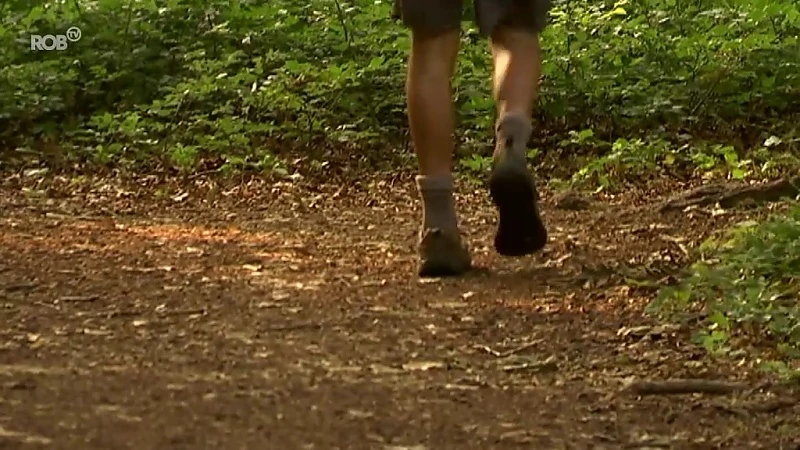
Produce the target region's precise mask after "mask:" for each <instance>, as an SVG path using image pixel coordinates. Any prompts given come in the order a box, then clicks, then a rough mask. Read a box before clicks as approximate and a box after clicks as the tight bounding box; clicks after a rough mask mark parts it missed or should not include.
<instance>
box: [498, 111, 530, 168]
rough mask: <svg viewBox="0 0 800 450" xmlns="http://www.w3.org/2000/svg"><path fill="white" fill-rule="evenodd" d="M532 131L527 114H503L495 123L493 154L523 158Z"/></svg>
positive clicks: (525, 154) (525, 155)
mask: <svg viewBox="0 0 800 450" xmlns="http://www.w3.org/2000/svg"><path fill="white" fill-rule="evenodd" d="M532 132H533V127H532V126H531V122H530V119H529V118H528V117H527V116H525V115H522V114H517V113H506V114H504V115H503V116H501V117H500V118H499V119H498V120H497V123H496V125H495V138H496V140H497V147H496V148H495V156H500V155H499V154H500V153H502V154H505V155H504V156H512V157H513V158H514V159H521V160H524V159H525V158H526V157H527V152H528V139H530V137H531V133H532Z"/></svg>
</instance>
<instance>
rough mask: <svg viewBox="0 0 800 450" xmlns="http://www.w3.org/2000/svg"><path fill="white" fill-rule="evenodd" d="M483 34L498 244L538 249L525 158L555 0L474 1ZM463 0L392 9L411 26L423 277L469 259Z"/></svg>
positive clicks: (539, 226)
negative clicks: (459, 78)
mask: <svg viewBox="0 0 800 450" xmlns="http://www.w3.org/2000/svg"><path fill="white" fill-rule="evenodd" d="M474 1H475V11H476V20H477V23H478V26H479V29H480V31H481V33H482V34H483V35H484V36H488V37H489V39H490V47H491V53H492V59H493V65H494V72H493V80H492V81H493V92H494V97H495V100H496V103H497V122H496V126H495V140H496V145H495V150H494V156H493V158H494V162H493V167H492V174H491V177H490V180H489V190H490V194H491V197H492V200H493V202H494V203H495V206H496V207H497V209H498V212H499V216H500V218H499V223H498V230H497V234H496V236H495V249H496V250H497V251H498V253H500V254H502V255H505V256H522V255H527V254H531V253H533V252H535V251H538V250H540V249H541V248H542V247H544V245H545V243H546V241H547V233H546V231H545V228H544V225H543V223H542V220H541V218H540V216H539V211H538V207H537V192H536V188H535V186H534V183H533V178H532V176H531V174H530V172H529V169H528V166H527V159H526V154H527V142H528V139H529V138H530V135H531V124H530V122H531V120H530V118H531V110H532V107H533V102H534V100H535V98H536V95H537V92H538V83H539V75H540V67H541V57H540V53H539V33H540V32H541V30H542V29H543V28H544V26H545V21H546V16H547V12H548V10H549V7H550V0H474ZM462 8H463V5H462V1H461V0H395V15H396V17H399V18H402V20H403V22H404V23H405V24H406V25H407V26H408V27H410V28H411V33H412V46H411V54H410V56H409V60H408V78H407V83H406V93H407V101H408V116H409V125H410V128H411V137H412V140H413V142H414V147H415V150H416V153H417V159H418V160H419V168H420V175H419V176H418V177H417V185H418V188H419V191H420V195H421V197H422V202H423V210H424V213H423V225H422V229H421V232H420V245H419V252H420V269H419V274H420V275H421V276H446V275H459V274H461V273H464V272H466V271H467V270H469V268H470V266H471V257H470V255H469V250H468V249H467V246H466V245H465V244H464V243H463V241H462V239H461V237H460V233H459V229H458V219H457V215H456V208H455V202H454V198H453V176H452V163H453V152H454V149H455V142H454V137H453V134H454V116H455V111H454V107H453V102H452V92H451V78H452V76H453V72H454V69H455V63H456V58H457V55H458V50H459V41H460V36H459V34H460V33H459V32H460V26H461V14H462Z"/></svg>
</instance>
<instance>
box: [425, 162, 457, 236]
mask: <svg viewBox="0 0 800 450" xmlns="http://www.w3.org/2000/svg"><path fill="white" fill-rule="evenodd" d="M416 182H417V189H418V190H419V193H420V197H422V206H423V217H422V222H423V227H424V228H426V229H431V228H438V229H441V230H445V231H450V232H454V231H458V218H457V216H456V208H455V198H454V196H453V188H454V181H453V176H452V174H450V173H448V174H446V175H437V176H430V175H420V176H417V178H416Z"/></svg>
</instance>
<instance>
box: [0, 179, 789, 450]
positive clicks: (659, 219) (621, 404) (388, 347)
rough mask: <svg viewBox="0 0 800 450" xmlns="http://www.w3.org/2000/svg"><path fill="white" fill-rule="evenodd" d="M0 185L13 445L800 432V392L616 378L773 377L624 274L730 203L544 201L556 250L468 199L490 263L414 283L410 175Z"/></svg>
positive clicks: (4, 354) (550, 442) (478, 445)
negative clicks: (524, 245) (221, 192)
mask: <svg viewBox="0 0 800 450" xmlns="http://www.w3.org/2000/svg"><path fill="white" fill-rule="evenodd" d="M274 189H278V188H274ZM274 189H273V193H274ZM239 194H240V195H241V192H240V193H239ZM0 195H2V199H0V200H1V201H0V203H1V204H0V208H2V209H1V210H0V211H2V212H0V232H1V233H2V234H0V320H1V321H2V324H3V326H2V328H0V448H9V449H11V448H64V449H104V450H109V449H121V448H131V449H137V450H144V449H159V450H161V449H173V448H175V449H179V448H192V449H195V448H214V449H223V448H224V449H239V448H241V449H304V448H308V449H310V448H315V449H333V448H341V449H360V448H364V449H418V450H422V449H471V448H475V449H504V448H536V449H551V448H552V449H561V448H564V449H588V448H594V449H621V448H641V449H644V448H675V449H690V448H698V449H699V448H703V449H705V448H725V449H734V448H765V449H767V448H768V449H798V448H800V438H798V436H800V423H799V421H798V419H797V417H798V416H800V407H798V406H796V405H795V406H789V407H784V408H782V409H777V410H775V411H772V410H769V409H770V408H768V407H767V408H761V409H768V411H760V412H759V411H757V410H756V409H754V408H752V406H753V405H764V404H768V402H769V401H771V400H770V399H769V398H767V397H766V394H760V393H755V394H753V393H751V394H747V395H745V396H725V397H708V396H676V397H666V396H654V397H636V396H626V395H616V393H617V392H619V390H620V388H621V387H622V385H623V382H625V380H627V379H630V377H634V378H668V377H700V378H715V379H716V378H721V379H731V378H741V379H745V381H747V382H749V383H753V384H757V383H758V382H759V380H758V378H757V376H758V375H757V374H750V373H747V372H746V371H744V370H743V369H737V368H735V367H734V366H733V365H732V363H725V362H722V361H714V360H712V359H711V358H709V357H707V356H706V355H704V354H703V352H701V351H699V350H697V349H696V348H694V347H692V346H690V345H689V344H688V342H689V338H688V335H687V333H686V331H685V330H679V329H672V328H658V327H657V326H656V327H655V328H653V327H652V326H653V325H654V324H652V323H651V322H649V320H648V319H647V318H646V317H645V316H644V315H643V314H642V312H641V310H642V307H643V306H644V304H646V302H647V301H648V300H649V299H650V298H651V296H652V290H647V289H643V290H637V289H632V288H630V287H628V286H626V285H625V283H624V281H625V280H624V276H622V275H621V274H626V276H633V275H631V274H632V273H634V272H636V273H638V274H639V275H641V276H648V277H650V279H652V280H658V278H659V276H661V273H660V271H661V269H660V268H663V267H667V266H669V265H671V264H676V263H679V262H680V260H681V259H682V258H684V257H685V256H684V255H683V253H682V251H681V248H680V246H679V245H678V244H676V242H675V240H674V238H685V239H689V240H692V239H699V238H701V237H702V236H703V235H705V234H706V233H707V232H708V231H710V230H712V229H714V228H716V227H720V226H722V225H723V224H724V223H726V222H728V221H730V220H733V219H735V217H731V216H729V215H723V216H717V217H714V216H712V215H710V214H708V213H703V212H698V213H696V214H693V215H685V214H679V215H677V216H672V217H665V216H659V215H657V214H656V213H645V212H642V211H640V210H638V209H636V208H637V207H638V206H637V205H641V204H642V203H643V200H642V199H643V198H646V197H647V196H646V195H645V196H639V197H635V196H633V197H630V198H627V197H626V198H620V199H618V200H617V201H616V202H614V203H612V202H609V203H593V204H591V205H590V209H589V210H584V211H568V210H560V209H556V208H555V207H554V206H553V202H552V201H550V200H548V203H547V205H546V210H547V211H548V215H547V218H546V220H547V222H548V224H549V225H550V227H551V230H552V245H551V246H550V247H549V248H548V250H547V251H546V252H545V253H544V254H542V255H541V256H538V257H536V258H531V259H522V260H510V259H503V258H500V257H498V256H496V255H494V254H493V253H492V251H491V249H490V248H489V245H491V235H492V230H493V223H494V218H493V214H492V210H491V208H490V207H489V206H488V205H489V203H488V201H487V200H486V198H485V195H484V194H483V193H480V192H479V193H477V194H470V195H468V196H465V198H464V199H463V201H462V203H461V205H462V207H461V210H462V214H463V216H464V217H465V218H464V219H463V220H462V222H463V223H464V225H465V227H467V229H468V230H469V231H470V235H469V239H470V243H471V245H472V247H473V251H474V253H475V259H476V262H477V264H478V265H479V266H481V267H482V268H483V269H482V270H479V271H477V272H476V273H475V274H474V275H471V276H469V277H466V278H464V279H459V280H438V281H434V282H421V281H420V280H419V279H417V278H416V277H415V276H413V273H414V272H413V271H414V267H415V260H414V248H413V245H414V239H415V232H416V224H417V220H418V211H417V210H416V209H415V208H416V205H415V204H414V198H415V197H414V196H413V195H408V193H406V192H403V189H402V188H399V187H389V186H384V187H380V188H375V190H374V191H373V193H372V194H369V195H367V194H363V195H361V196H352V197H347V198H344V196H342V195H341V192H339V197H337V196H336V193H335V192H334V191H325V190H324V189H322V190H321V191H319V192H294V193H293V194H292V195H285V196H280V198H279V199H278V200H274V201H269V202H267V201H266V200H265V201H264V202H263V203H262V204H263V207H261V208H253V207H252V206H247V205H239V206H237V205H236V204H234V203H233V202H229V203H230V204H226V203H225V202H224V201H220V202H219V203H216V204H214V203H207V202H203V201H202V199H199V200H198V199H194V198H189V199H184V200H182V201H181V202H177V201H176V202H175V204H174V205H169V201H166V202H147V201H143V200H133V199H128V200H125V199H126V196H125V195H124V193H120V192H106V193H104V194H96V193H87V194H81V195H80V196H75V197H61V196H59V195H55V194H53V193H50V194H48V195H45V196H43V197H41V196H35V195H23V194H22V193H21V192H20V191H19V190H18V189H12V188H9V187H6V188H5V189H4V190H3V191H2V193H0ZM301 199H304V200H301ZM249 203H250V204H251V205H252V204H259V202H258V199H257V196H256V195H255V194H253V195H251V196H250V201H249ZM670 260H672V262H670ZM623 265H624V266H626V267H628V268H627V269H626V268H624V267H623ZM626 330H627V331H626Z"/></svg>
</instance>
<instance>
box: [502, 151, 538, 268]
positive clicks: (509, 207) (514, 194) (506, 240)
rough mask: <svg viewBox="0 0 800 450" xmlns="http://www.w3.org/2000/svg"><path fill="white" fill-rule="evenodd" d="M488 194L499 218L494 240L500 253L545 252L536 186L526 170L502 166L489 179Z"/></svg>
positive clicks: (514, 255) (511, 164) (511, 165)
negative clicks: (542, 250) (543, 250)
mask: <svg viewBox="0 0 800 450" xmlns="http://www.w3.org/2000/svg"><path fill="white" fill-rule="evenodd" d="M489 194H490V195H491V197H492V201H493V202H494V204H495V206H496V207H497V210H498V213H499V216H500V218H499V221H498V225H497V233H496V234H495V238H494V247H495V250H496V251H497V253H499V254H501V255H503V256H512V257H518V256H526V255H530V254H532V253H535V252H537V251H539V250H541V249H543V248H544V246H545V244H547V230H546V229H545V226H544V223H543V222H542V218H541V216H540V215H539V208H538V206H537V204H536V202H537V200H538V193H537V191H536V186H535V185H534V183H533V178H532V177H531V175H530V173H528V170H527V168H525V167H524V166H522V167H520V166H519V165H518V164H514V163H513V162H506V161H503V162H501V163H499V164H498V165H497V166H496V167H495V170H494V171H493V172H492V175H491V177H490V179H489Z"/></svg>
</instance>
